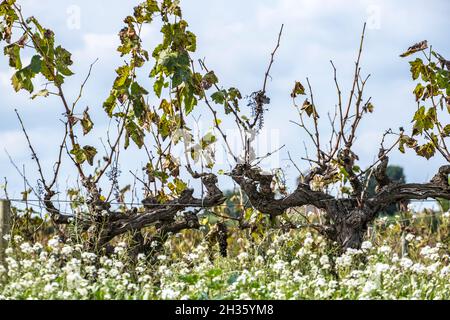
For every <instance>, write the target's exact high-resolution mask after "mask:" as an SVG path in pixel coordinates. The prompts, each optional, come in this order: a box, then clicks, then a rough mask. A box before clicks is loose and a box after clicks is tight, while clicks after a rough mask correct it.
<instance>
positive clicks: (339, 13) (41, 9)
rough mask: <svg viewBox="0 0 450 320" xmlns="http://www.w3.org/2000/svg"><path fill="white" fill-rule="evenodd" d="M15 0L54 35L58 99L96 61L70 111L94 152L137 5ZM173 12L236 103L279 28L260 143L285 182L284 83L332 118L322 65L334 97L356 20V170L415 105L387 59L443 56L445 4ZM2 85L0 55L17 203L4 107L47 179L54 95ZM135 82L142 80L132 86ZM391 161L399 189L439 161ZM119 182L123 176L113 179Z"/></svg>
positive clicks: (291, 1) (403, 63)
mask: <svg viewBox="0 0 450 320" xmlns="http://www.w3.org/2000/svg"><path fill="white" fill-rule="evenodd" d="M18 2H19V3H20V4H22V5H23V8H24V11H25V14H26V15H31V14H32V15H35V16H36V17H38V18H39V19H40V21H41V22H42V24H44V25H45V26H47V27H49V28H51V29H52V30H54V31H55V32H56V34H57V37H58V39H59V42H60V43H61V44H62V45H63V46H64V47H66V48H67V49H69V50H70V51H72V53H73V55H74V56H73V59H74V61H75V65H74V68H73V69H74V71H75V72H76V75H75V76H74V77H73V78H71V80H70V81H69V82H68V83H67V85H66V90H67V92H68V95H69V96H71V97H74V96H75V95H76V92H77V90H78V86H79V84H80V83H81V81H82V79H83V78H84V76H85V75H86V72H87V70H88V68H89V64H90V63H91V62H93V61H94V60H95V59H96V58H99V61H98V63H97V64H96V66H95V69H94V72H93V75H92V77H91V79H90V82H89V83H88V86H87V87H86V91H85V95H84V97H83V100H82V102H81V105H80V107H84V106H89V107H90V110H91V112H92V116H93V118H94V121H95V122H96V127H95V131H94V137H93V138H92V139H94V140H95V141H96V142H97V143H98V138H99V137H100V136H101V135H102V132H104V131H105V129H106V128H107V126H108V122H107V120H106V118H105V117H104V115H103V111H102V109H101V103H102V101H103V100H104V99H105V98H106V97H107V94H108V92H109V89H110V87H111V84H112V81H113V79H114V68H115V67H116V66H119V65H120V63H121V58H120V57H119V55H118V54H116V52H115V48H116V47H117V44H118V38H117V33H118V31H119V30H120V29H121V27H122V24H123V23H122V19H123V17H125V16H126V15H127V14H129V13H131V12H132V8H133V6H135V5H136V4H138V3H139V1H118V0H110V1H104V0H97V1H87V0H80V1H65V0H61V1H54V0H52V1H50V0H39V1H37V0H19V1H18ZM181 4H182V7H183V9H184V15H185V19H186V20H187V21H188V22H189V24H190V29H191V30H192V31H193V32H194V33H196V34H197V39H198V50H197V51H198V53H197V57H198V58H206V62H207V64H208V66H210V67H211V68H212V69H214V70H215V72H216V74H217V75H218V76H219V79H220V80H221V84H222V85H223V86H224V87H230V86H236V87H238V88H239V89H240V90H241V91H242V92H243V93H244V94H249V93H251V92H253V91H256V90H258V89H260V87H261V85H262V81H263V75H264V72H265V70H266V68H267V64H268V61H269V57H270V52H271V51H272V49H273V47H274V45H275V42H276V37H277V34H278V31H279V28H280V25H281V24H282V23H284V24H285V28H284V33H283V37H282V42H281V48H280V50H279V51H278V53H277V56H276V60H275V64H274V67H273V69H272V72H271V76H272V81H270V83H269V87H268V88H269V89H268V94H269V96H270V97H271V104H270V106H269V111H268V112H267V114H266V124H265V130H266V132H267V133H268V134H270V133H273V132H276V134H277V135H278V136H277V139H279V141H281V143H282V144H286V147H285V149H283V151H282V152H281V153H280V154H279V155H278V157H279V159H280V160H281V164H280V166H282V167H283V168H285V169H286V170H287V173H293V172H295V171H293V168H290V167H289V163H288V162H287V161H285V160H286V158H287V156H286V154H287V151H290V152H291V154H292V155H293V156H294V158H299V157H300V156H302V155H304V146H303V141H304V140H305V139H306V136H305V135H304V134H303V132H302V131H300V130H299V129H298V128H296V127H295V125H293V124H291V123H289V120H292V119H295V117H296V111H295V109H294V108H293V107H292V103H291V99H290V97H289V94H290V92H291V90H292V86H293V83H294V82H295V80H300V81H302V82H304V81H305V78H306V77H309V79H310V80H311V83H312V85H313V89H314V93H315V99H316V105H317V107H318V110H319V112H323V114H324V115H325V114H326V112H327V110H332V108H333V107H334V105H335V104H336V101H337V100H336V92H335V89H334V83H333V78H332V69H331V66H330V64H329V60H330V59H333V61H334V63H335V65H336V66H337V68H338V73H339V79H340V81H341V85H342V87H343V88H344V91H345V88H348V87H349V85H350V84H351V80H352V71H353V65H354V60H355V56H356V53H357V46H358V43H359V37H360V32H361V29H362V26H363V23H364V21H367V22H368V30H367V38H366V45H365V50H364V53H363V58H362V66H363V72H365V73H366V74H368V73H370V74H371V80H370V81H369V84H368V90H367V95H368V96H372V97H373V98H372V101H373V103H374V105H375V108H376V109H375V113H374V114H373V115H371V116H370V117H368V118H367V119H366V120H364V122H363V124H362V126H361V129H360V132H359V139H358V143H357V147H356V150H357V151H358V152H359V154H360V158H361V161H362V166H363V167H364V165H365V164H369V163H370V161H371V160H372V159H373V158H374V156H375V155H376V153H377V150H378V146H379V141H380V138H381V135H382V134H383V132H384V131H385V130H386V129H389V128H394V129H397V128H399V127H400V126H404V127H409V126H410V121H411V117H412V114H413V112H414V108H415V103H414V98H413V96H412V94H411V91H412V89H413V87H414V84H413V82H412V81H411V78H410V74H409V66H408V63H407V60H404V59H401V58H399V54H400V53H401V52H403V51H404V50H405V49H406V48H407V47H408V46H410V45H411V44H413V43H415V42H417V41H421V40H424V39H427V40H428V41H429V43H431V44H432V45H433V46H434V47H435V49H436V50H437V51H439V52H442V53H443V55H444V56H450V43H449V42H448V29H449V25H448V12H450V11H449V9H450V2H448V1H445V0H433V1H421V0H420V1H419V0H412V1H411V0H410V1H407V0H397V1H388V0H382V1H333V0H321V1H312V0H278V1H275V0H260V1H256V0H248V1H235V0H227V1H224V0H211V1H198V0H196V1H194V0H184V1H183V0H182V1H181ZM74 10H75V11H74ZM77 10H79V13H80V16H79V17H80V25H79V28H78V27H77V28H73V27H71V26H73V25H72V24H71V23H73V20H71V19H72V18H73V14H74V12H75V13H76V12H77ZM144 37H145V41H146V43H147V44H149V45H150V46H151V45H152V44H157V43H158V41H159V35H158V30H157V28H152V27H149V28H147V29H146V30H145V32H144ZM148 68H150V66H149V67H148ZM10 76H11V72H10V71H9V70H8V68H7V61H6V58H2V59H0V177H2V178H3V176H6V177H7V178H8V181H9V187H10V188H9V189H10V193H11V194H12V196H18V195H19V193H20V191H22V189H23V188H22V186H23V182H22V180H21V178H20V176H18V174H16V172H15V171H14V168H13V167H12V166H11V164H10V163H9V159H8V157H7V156H6V154H5V153H4V149H7V150H8V152H9V153H10V154H11V156H12V157H13V158H14V161H15V162H16V163H17V164H18V165H19V166H20V167H21V168H22V165H25V167H26V171H27V175H28V176H29V177H30V181H35V180H36V175H35V173H36V172H35V171H36V170H35V166H34V164H33V162H32V161H31V157H30V155H29V151H28V149H27V145H26V143H25V140H24V138H23V136H22V133H21V131H20V129H19V124H18V122H17V120H16V118H15V115H14V108H17V109H18V110H19V111H20V113H21V115H22V116H23V119H24V121H25V122H26V125H27V128H28V130H29V133H30V135H31V137H32V139H33V142H34V144H35V145H36V146H37V149H38V152H39V155H40V158H41V159H42V161H43V163H44V166H45V170H47V172H51V166H52V163H53V162H54V160H55V156H56V150H55V145H56V143H58V137H59V136H60V135H61V126H60V124H59V123H58V118H59V117H60V115H61V113H62V111H61V106H60V105H59V104H58V101H57V100H56V99H54V98H50V99H47V100H44V99H41V100H35V101H30V99H29V97H28V95H27V94H23V93H20V94H16V93H14V92H13V90H12V87H11V86H10V83H9V78H10ZM142 81H143V82H144V83H145V80H144V79H143V80H142ZM203 107H204V106H203ZM199 108H202V106H199ZM200 113H201V110H200ZM323 118H326V116H324V117H323ZM324 128H325V127H324ZM137 161H140V160H139V159H138V160H137ZM137 161H136V157H134V156H133V154H131V156H128V157H125V158H124V159H123V164H122V166H123V168H122V171H123V172H124V173H125V174H126V173H127V172H128V170H134V169H137V168H139V167H140V165H141V164H140V163H136V162H137ZM142 161H144V160H142ZM391 163H392V164H398V165H402V166H404V168H405V172H406V176H407V179H408V181H418V182H420V181H426V180H428V179H430V178H431V177H432V175H433V174H434V173H435V172H436V169H437V168H438V167H439V165H441V164H442V163H443V159H442V158H439V157H436V158H435V159H432V160H429V161H427V160H425V159H421V158H418V157H416V156H414V154H413V153H411V152H410V153H407V154H406V155H403V154H400V153H399V152H398V151H395V152H394V153H393V154H392V156H391ZM299 164H301V163H300V162H299ZM303 167H304V166H303ZM304 168H306V167H304ZM64 170H65V171H64V173H65V174H64V179H66V178H67V179H70V178H73V177H74V176H73V175H74V173H73V172H70V171H68V170H67V168H65V169H64ZM288 176H289V175H288ZM290 177H292V178H290V180H291V181H290V183H292V181H294V180H295V177H294V175H292V174H291V175H290ZM130 178H131V177H130V176H129V175H128V176H124V179H130ZM64 179H62V180H63V181H60V184H61V185H64V184H65V181H64ZM130 180H131V179H130Z"/></svg>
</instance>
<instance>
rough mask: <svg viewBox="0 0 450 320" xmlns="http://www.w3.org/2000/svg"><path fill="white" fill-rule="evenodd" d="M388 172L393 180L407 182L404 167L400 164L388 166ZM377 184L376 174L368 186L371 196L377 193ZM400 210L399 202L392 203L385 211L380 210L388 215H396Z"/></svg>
mask: <svg viewBox="0 0 450 320" xmlns="http://www.w3.org/2000/svg"><path fill="white" fill-rule="evenodd" d="M386 174H387V176H388V177H389V179H391V180H392V181H393V182H398V183H406V176H405V173H404V171H403V167H400V166H395V165H392V166H388V167H387V170H386ZM376 186H377V182H376V180H375V177H374V176H371V177H370V180H369V185H368V188H367V193H368V195H369V197H372V196H374V195H375V193H376V192H375V187H376ZM399 210H400V208H399V204H392V205H390V206H389V207H388V208H386V209H385V210H384V211H383V212H380V214H386V215H394V214H395V213H396V212H398V211H399Z"/></svg>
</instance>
